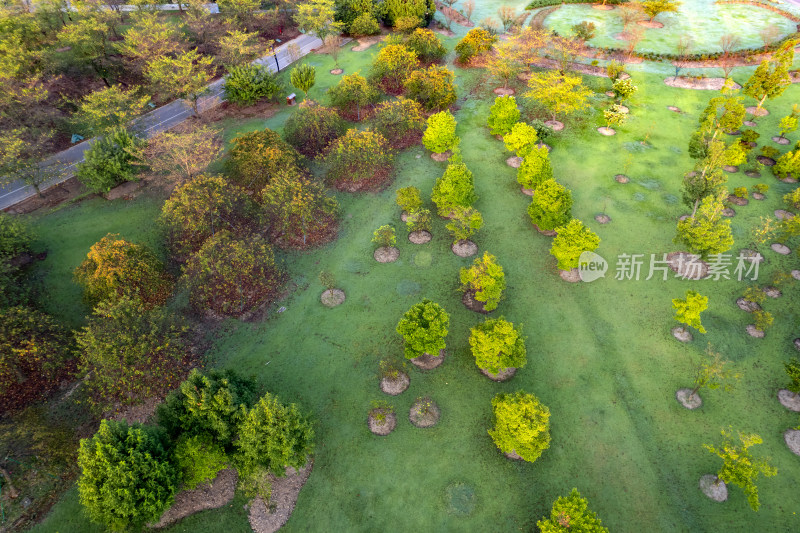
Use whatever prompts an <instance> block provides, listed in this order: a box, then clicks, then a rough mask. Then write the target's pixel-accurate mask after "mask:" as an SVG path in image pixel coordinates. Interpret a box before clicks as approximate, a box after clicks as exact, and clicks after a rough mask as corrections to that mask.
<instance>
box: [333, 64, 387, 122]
mask: <svg viewBox="0 0 800 533" xmlns="http://www.w3.org/2000/svg"><path fill="white" fill-rule="evenodd" d="M328 98H330V101H331V106H333V107H335V108H336V109H338V110H339V113H341V115H342V116H343V117H344V118H347V119H351V120H353V119H354V120H357V121H360V120H361V118H362V117H361V110H362V109H367V108H368V107H370V106H372V105H374V104H375V103H377V101H378V91H377V90H376V89H375V87H373V86H372V84H370V83H369V82H368V81H367V79H366V78H365V77H363V76H360V75H359V74H358V73H356V74H351V75H349V76H348V75H344V76H342V79H341V80H340V81H339V83H338V84H337V85H336V86H335V87H331V88H330V89H328Z"/></svg>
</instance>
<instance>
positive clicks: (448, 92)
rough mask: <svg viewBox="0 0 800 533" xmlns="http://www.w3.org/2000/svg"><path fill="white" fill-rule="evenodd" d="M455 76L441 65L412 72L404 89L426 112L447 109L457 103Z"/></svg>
mask: <svg viewBox="0 0 800 533" xmlns="http://www.w3.org/2000/svg"><path fill="white" fill-rule="evenodd" d="M453 80H455V74H453V72H452V71H451V70H450V69H448V68H447V67H443V66H440V65H431V66H429V67H428V68H427V69H424V70H423V69H417V70H414V71H412V72H411V74H410V75H409V76H408V78H407V79H406V81H405V82H404V87H405V89H406V94H407V95H408V97H409V98H411V99H412V100H416V101H417V102H419V103H420V105H421V106H422V107H423V108H424V109H425V110H426V111H439V110H440V109H447V108H449V107H450V106H451V105H453V104H454V103H455V101H456V86H455V84H454V83H453Z"/></svg>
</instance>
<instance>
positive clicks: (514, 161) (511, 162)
mask: <svg viewBox="0 0 800 533" xmlns="http://www.w3.org/2000/svg"><path fill="white" fill-rule="evenodd" d="M521 164H522V158H521V157H516V156H514V157H509V158H508V159H506V165H508V166H510V167H511V168H519V166H520V165H521Z"/></svg>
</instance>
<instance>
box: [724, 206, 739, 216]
mask: <svg viewBox="0 0 800 533" xmlns="http://www.w3.org/2000/svg"><path fill="white" fill-rule="evenodd" d="M722 216H724V217H728V218H731V217H735V216H736V211H735V210H734V209H733V208H732V207H726V208H725V209H723V210H722Z"/></svg>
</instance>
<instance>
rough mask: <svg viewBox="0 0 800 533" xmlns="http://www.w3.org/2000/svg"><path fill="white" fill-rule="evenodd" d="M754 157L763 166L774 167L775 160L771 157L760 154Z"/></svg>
mask: <svg viewBox="0 0 800 533" xmlns="http://www.w3.org/2000/svg"><path fill="white" fill-rule="evenodd" d="M756 159H757V160H758V162H759V163H761V164H762V165H764V166H765V167H774V166H775V160H774V159H772V158H771V157H767V156H765V155H760V156H758V157H756Z"/></svg>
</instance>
